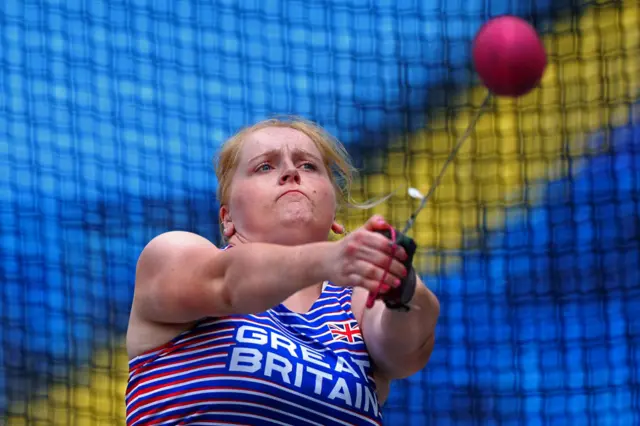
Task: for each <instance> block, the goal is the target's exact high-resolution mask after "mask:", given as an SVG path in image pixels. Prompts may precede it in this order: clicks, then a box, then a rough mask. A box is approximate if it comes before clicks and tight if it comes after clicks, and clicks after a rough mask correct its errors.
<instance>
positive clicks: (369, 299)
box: [365, 226, 398, 309]
mask: <svg viewBox="0 0 640 426" xmlns="http://www.w3.org/2000/svg"><path fill="white" fill-rule="evenodd" d="M389 231H390V233H391V244H392V246H391V247H392V253H393V255H395V252H396V249H397V248H398V245H397V244H396V230H395V229H393V227H392V226H390V227H389ZM393 255H392V256H391V257H389V263H388V264H387V267H386V268H385V270H384V275H382V279H381V280H380V283H379V284H378V288H376V289H375V290H374V291H370V292H369V297H367V304H366V305H365V306H366V307H367V309H371V308H373V304H374V303H376V299H377V298H378V296H379V295H380V293H381V291H382V290H383V289H387V290H388V287H389V286H388V285H386V284H385V283H384V280H386V279H387V275H388V274H389V269H390V268H391V262H393Z"/></svg>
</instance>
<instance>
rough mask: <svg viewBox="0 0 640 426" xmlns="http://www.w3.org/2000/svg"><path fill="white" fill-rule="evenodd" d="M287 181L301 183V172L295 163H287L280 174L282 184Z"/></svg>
mask: <svg viewBox="0 0 640 426" xmlns="http://www.w3.org/2000/svg"><path fill="white" fill-rule="evenodd" d="M286 183H296V184H298V185H299V184H300V172H299V171H298V169H296V168H295V167H294V166H293V165H287V166H286V167H285V168H284V169H283V171H282V174H281V175H280V185H284V184H286Z"/></svg>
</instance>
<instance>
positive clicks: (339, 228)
mask: <svg viewBox="0 0 640 426" xmlns="http://www.w3.org/2000/svg"><path fill="white" fill-rule="evenodd" d="M331 230H332V231H333V232H334V233H336V234H344V226H342V225H340V224H339V223H338V222H333V223H332V224H331Z"/></svg>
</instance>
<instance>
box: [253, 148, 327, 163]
mask: <svg viewBox="0 0 640 426" xmlns="http://www.w3.org/2000/svg"><path fill="white" fill-rule="evenodd" d="M292 151H293V156H294V157H310V158H312V159H314V160H315V161H317V162H319V163H322V160H321V159H320V158H319V157H318V156H316V155H314V154H312V153H310V152H309V151H307V150H305V149H302V148H294V149H293V150H292ZM281 155H282V149H270V150H268V151H266V152H263V153H262V154H260V155H256V156H255V157H253V158H251V159H250V160H249V163H253V162H254V161H256V160H258V159H261V158H269V157H279V156H281Z"/></svg>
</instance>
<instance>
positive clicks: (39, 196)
mask: <svg viewBox="0 0 640 426" xmlns="http://www.w3.org/2000/svg"><path fill="white" fill-rule="evenodd" d="M503 13H511V14H515V15H518V16H521V17H524V18H526V19H527V20H529V21H530V22H532V23H534V24H535V25H536V27H537V28H538V29H539V31H540V32H541V33H542V34H543V37H544V42H545V45H546V47H547V49H548V53H549V61H550V64H549V68H548V69H547V72H546V74H545V77H544V80H543V81H542V84H541V87H540V89H538V90H536V91H534V92H532V93H531V94H529V95H527V96H525V97H523V98H522V99H520V100H518V101H512V100H505V99H498V100H495V101H494V102H492V104H491V106H490V108H489V110H488V112H487V113H486V114H484V115H483V117H482V119H481V120H480V121H479V123H478V124H477V126H476V128H475V131H474V132H473V134H472V136H471V138H470V140H469V141H468V142H467V144H466V145H465V147H464V148H463V149H462V151H461V152H460V154H459V156H458V159H457V160H456V162H455V164H454V165H453V167H452V168H451V169H450V170H449V172H448V173H447V175H446V176H445V178H444V179H443V182H442V186H441V188H440V189H439V190H438V192H437V193H436V194H435V196H434V198H433V200H432V201H431V202H430V204H429V206H428V207H427V208H426V209H425V211H424V212H423V213H422V215H421V216H420V217H419V218H418V220H417V223H416V225H415V228H414V231H413V236H414V237H415V239H416V241H417V243H418V244H419V246H420V252H419V255H418V256H417V259H416V265H417V266H418V268H419V270H420V272H421V274H422V276H423V278H424V280H425V282H426V283H428V285H429V286H430V288H432V289H433V291H434V292H435V293H436V294H437V295H438V297H439V299H440V302H441V306H442V315H441V319H440V324H439V326H438V331H437V343H436V349H435V352H434V354H433V356H432V359H431V361H430V363H429V365H428V367H427V368H426V369H425V370H424V371H423V372H421V373H419V374H416V375H415V376H413V377H411V378H409V379H406V380H402V381H398V382H396V383H394V385H393V386H392V393H391V396H390V398H389V400H388V402H387V404H386V405H385V407H384V415H385V418H386V421H387V423H388V424H409V425H424V424H432V423H433V424H438V425H440V424H442V425H454V424H455V425H469V424H496V423H499V424H505V425H506V424H519V425H520V424H531V425H538V424H556V423H557V424H567V423H576V424H637V423H639V422H640V414H639V407H640V401H639V397H640V395H639V388H638V385H639V383H638V381H639V379H640V376H639V372H638V367H637V366H638V362H639V361H640V360H639V359H638V354H640V347H639V345H640V322H639V321H638V319H637V314H634V312H637V311H636V310H637V309H639V308H640V294H639V293H640V288H639V286H638V284H639V283H640V274H639V268H638V265H639V264H640V247H639V243H638V242H639V241H640V238H639V237H640V220H639V218H640V211H639V208H640V206H639V197H638V193H639V192H638V189H639V185H640V156H639V152H638V149H639V147H640V121H638V119H637V117H638V114H637V108H636V103H637V101H638V98H640V59H639V58H640V45H639V43H640V32H639V31H640V30H639V29H640V9H639V6H638V3H637V2H636V1H635V0H618V1H595V2H593V1H591V2H578V1H569V0H566V1H558V0H555V1H552V0H536V1H533V0H531V1H519V2H512V1H508V0H493V1H484V0H468V1H467V2H466V3H465V2H457V1H440V0H430V1H412V0H376V1H365V0H353V1H349V2H346V1H344V2H341V1H316V2H308V1H294V0H262V1H259V0H253V1H251V0H245V1H241V2H235V1H228V0H217V1H209V0H207V1H205V0H182V1H168V0H155V1H152V2H149V1H141V0H117V1H109V2H107V1H103V0H69V1H65V2H59V1H54V0H48V1H47V0H31V1H29V0H5V1H3V2H2V3H1V4H0V31H1V38H0V85H1V87H2V96H1V97H0V108H1V111H2V113H1V114H0V277H1V281H2V291H1V292H0V321H1V325H2V326H1V328H0V410H1V411H2V412H3V413H4V420H3V424H7V425H12V426H13V425H113V424H116V425H117V424H124V401H123V395H124V387H125V384H126V378H127V359H126V354H125V353H124V349H123V348H124V346H123V341H124V333H125V331H126V326H127V320H128V313H129V308H130V303H131V297H132V291H133V277H134V268H135V262H136V258H137V255H138V254H139V252H140V250H141V249H142V247H143V246H144V244H145V243H146V242H148V241H149V240H150V239H151V238H152V237H153V236H155V235H157V234H158V233H160V232H163V231H167V230H170V229H185V230H190V231H194V232H198V233H200V234H202V235H204V236H206V237H208V238H210V239H212V240H216V241H217V240H218V235H217V224H216V217H217V206H216V201H215V199H214V196H213V195H214V190H215V187H216V182H215V179H214V175H213V172H212V166H211V163H210V160H211V158H212V156H213V154H214V152H215V148H216V147H217V146H219V144H220V143H221V142H222V141H223V140H224V139H225V138H226V137H228V136H229V135H231V134H232V133H233V132H235V131H236V130H237V129H238V128H239V127H241V126H244V125H247V124H250V123H252V122H254V121H256V120H259V119H262V118H265V117H268V116H270V115H271V114H274V113H277V114H282V113H284V114H297V115H301V116H304V117H306V118H309V119H312V120H315V121H318V122H319V123H320V124H322V125H323V126H325V127H326V128H327V129H328V130H329V131H331V132H332V133H334V134H335V135H336V136H338V137H339V138H340V139H341V140H342V141H343V142H344V143H345V144H346V145H347V147H348V149H349V151H350V153H351V154H352V155H353V156H354V158H355V160H356V163H357V164H358V166H359V167H360V168H361V169H362V171H363V172H362V175H361V177H360V178H359V180H358V181H357V184H356V188H355V192H354V195H355V196H356V197H357V198H360V199H368V198H372V197H375V196H382V195H385V194H387V193H388V192H390V191H392V190H394V189H396V188H406V187H408V186H414V187H416V188H418V189H420V190H422V191H425V190H426V189H427V188H428V186H429V184H430V183H431V182H432V181H433V179H434V177H435V176H436V175H437V173H438V170H439V167H440V166H441V165H442V164H443V162H444V160H445V158H446V156H447V154H448V153H449V150H450V149H451V148H452V146H453V144H454V142H455V139H456V138H457V137H458V136H460V135H461V134H462V132H463V131H464V129H465V127H466V125H467V123H468V122H469V121H470V119H471V117H472V115H473V114H474V113H475V112H476V110H477V108H478V107H479V106H480V104H481V102H482V100H483V98H484V96H485V94H486V92H485V90H484V89H482V88H481V87H480V86H479V85H478V82H477V78H476V76H475V75H474V72H473V68H472V66H471V60H470V41H471V39H472V37H473V36H474V34H475V32H476V31H477V29H478V28H479V26H480V25H481V24H482V22H484V21H485V20H486V19H487V18H489V17H491V16H496V15H498V14H503ZM401 192H402V191H401ZM415 206H416V204H415V201H412V200H410V199H409V198H407V197H405V196H404V195H401V194H400V193H399V194H398V196H395V197H393V198H391V199H390V200H389V201H388V202H387V203H385V204H383V205H381V206H379V207H377V208H376V209H375V210H374V211H373V212H372V211H369V212H366V215H365V214H364V213H360V212H343V214H342V217H341V219H342V220H343V222H344V223H345V224H346V225H347V227H348V228H350V229H353V228H355V227H357V226H358V225H359V224H361V223H362V222H363V221H364V220H365V219H366V216H368V215H370V214H372V213H382V214H384V215H385V216H386V217H387V218H388V219H389V220H390V221H391V222H392V223H394V224H397V225H399V226H400V225H402V223H403V221H404V220H405V219H406V218H407V217H408V215H409V213H410V211H411V209H412V208H414V207H415Z"/></svg>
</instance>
